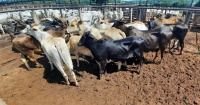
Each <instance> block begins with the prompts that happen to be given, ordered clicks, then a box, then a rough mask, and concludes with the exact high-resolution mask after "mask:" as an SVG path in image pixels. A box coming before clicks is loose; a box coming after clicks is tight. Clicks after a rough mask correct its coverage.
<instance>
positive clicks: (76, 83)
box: [69, 69, 79, 86]
mask: <svg viewBox="0 0 200 105" xmlns="http://www.w3.org/2000/svg"><path fill="white" fill-rule="evenodd" d="M69 70H70V72H71V75H72V78H73V79H74V81H75V85H76V86H78V85H79V84H78V82H77V80H76V75H75V73H74V72H73V70H72V69H69Z"/></svg>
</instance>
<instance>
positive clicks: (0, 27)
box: [0, 24, 5, 34]
mask: <svg viewBox="0 0 200 105" xmlns="http://www.w3.org/2000/svg"><path fill="white" fill-rule="evenodd" d="M0 29H1V30H2V32H3V34H5V32H4V30H3V27H2V24H0Z"/></svg>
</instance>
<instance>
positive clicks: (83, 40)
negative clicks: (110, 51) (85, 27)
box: [77, 31, 93, 46]
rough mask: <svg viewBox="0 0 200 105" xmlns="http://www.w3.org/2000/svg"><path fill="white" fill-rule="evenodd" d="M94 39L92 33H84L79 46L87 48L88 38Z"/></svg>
mask: <svg viewBox="0 0 200 105" xmlns="http://www.w3.org/2000/svg"><path fill="white" fill-rule="evenodd" d="M89 37H93V36H92V34H91V33H90V31H87V32H84V33H83V35H82V37H81V39H80V40H79V42H78V44H77V45H78V46H85V45H86V44H87V42H88V41H87V38H89Z"/></svg>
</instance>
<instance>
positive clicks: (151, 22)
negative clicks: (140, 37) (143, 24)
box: [148, 18, 157, 30]
mask: <svg viewBox="0 0 200 105" xmlns="http://www.w3.org/2000/svg"><path fill="white" fill-rule="evenodd" d="M148 25H149V30H152V29H155V28H156V27H157V24H156V21H155V19H154V18H151V19H150V21H149V22H148Z"/></svg>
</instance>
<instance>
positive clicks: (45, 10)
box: [44, 9, 49, 18]
mask: <svg viewBox="0 0 200 105" xmlns="http://www.w3.org/2000/svg"><path fill="white" fill-rule="evenodd" d="M44 13H45V16H46V18H48V17H49V16H48V14H47V9H44Z"/></svg>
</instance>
